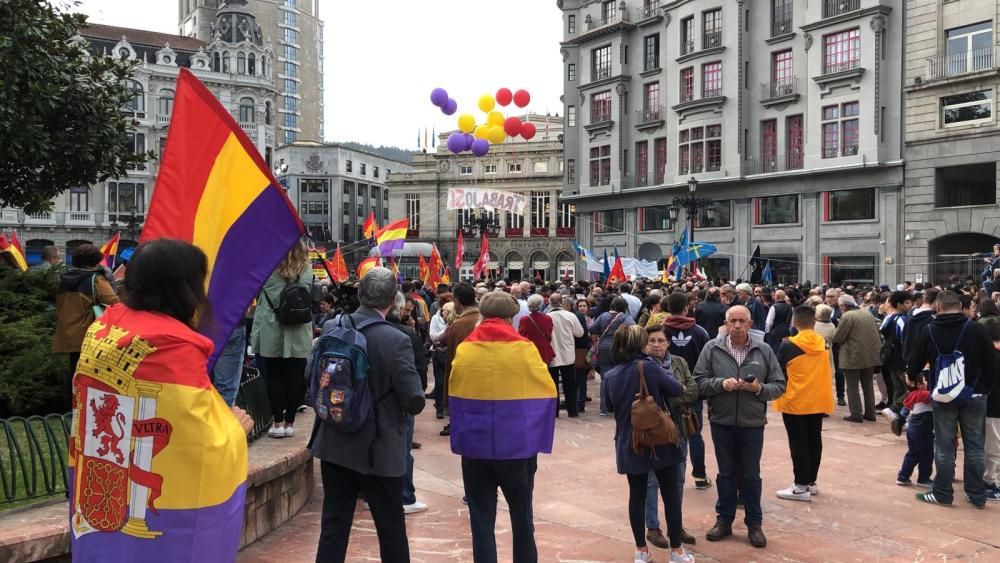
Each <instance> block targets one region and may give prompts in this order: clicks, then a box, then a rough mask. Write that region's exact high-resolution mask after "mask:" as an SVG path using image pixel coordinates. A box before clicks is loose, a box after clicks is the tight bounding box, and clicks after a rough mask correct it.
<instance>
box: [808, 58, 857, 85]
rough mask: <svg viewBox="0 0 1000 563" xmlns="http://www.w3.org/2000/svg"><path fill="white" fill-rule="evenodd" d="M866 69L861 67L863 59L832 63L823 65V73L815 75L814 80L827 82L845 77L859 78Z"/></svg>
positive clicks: (820, 82) (821, 82) (818, 82)
mask: <svg viewBox="0 0 1000 563" xmlns="http://www.w3.org/2000/svg"><path fill="white" fill-rule="evenodd" d="M864 72H865V69H863V68H861V59H853V60H850V61H844V62H841V63H830V64H826V65H824V66H823V74H821V75H820V76H814V77H813V81H815V82H816V83H817V84H821V85H822V84H826V83H828V82H835V81H837V80H843V79H857V78H860V77H861V75H862V74H864Z"/></svg>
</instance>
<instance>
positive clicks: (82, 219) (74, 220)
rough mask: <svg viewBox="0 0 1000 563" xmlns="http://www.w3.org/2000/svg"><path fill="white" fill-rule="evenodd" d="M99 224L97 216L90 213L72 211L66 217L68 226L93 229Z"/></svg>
mask: <svg viewBox="0 0 1000 563" xmlns="http://www.w3.org/2000/svg"><path fill="white" fill-rule="evenodd" d="M98 222H99V221H98V220H97V214H96V213H91V212H89V211H70V212H69V213H68V214H67V216H66V225H67V226H71V225H72V226H79V227H93V226H95V225H97V223H98Z"/></svg>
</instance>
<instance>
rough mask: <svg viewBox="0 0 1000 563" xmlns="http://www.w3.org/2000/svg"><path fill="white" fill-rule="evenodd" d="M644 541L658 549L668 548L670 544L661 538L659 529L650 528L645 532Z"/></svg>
mask: <svg viewBox="0 0 1000 563" xmlns="http://www.w3.org/2000/svg"><path fill="white" fill-rule="evenodd" d="M646 541H648V542H649V543H651V544H653V545H654V546H656V547H658V548H660V549H667V548H669V547H670V542H669V541H667V538H665V537H664V536H663V532H662V531H661V530H660V529H659V528H650V529H649V530H647V531H646Z"/></svg>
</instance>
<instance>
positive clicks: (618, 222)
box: [593, 209, 625, 233]
mask: <svg viewBox="0 0 1000 563" xmlns="http://www.w3.org/2000/svg"><path fill="white" fill-rule="evenodd" d="M593 221H594V230H595V231H596V232H598V233H620V232H622V231H624V230H625V211H624V210H622V209H610V210H608V211H596V212H594V219H593Z"/></svg>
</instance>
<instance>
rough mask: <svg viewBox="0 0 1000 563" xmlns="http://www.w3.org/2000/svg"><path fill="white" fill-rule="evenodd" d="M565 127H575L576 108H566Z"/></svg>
mask: <svg viewBox="0 0 1000 563" xmlns="http://www.w3.org/2000/svg"><path fill="white" fill-rule="evenodd" d="M566 127H576V106H566Z"/></svg>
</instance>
